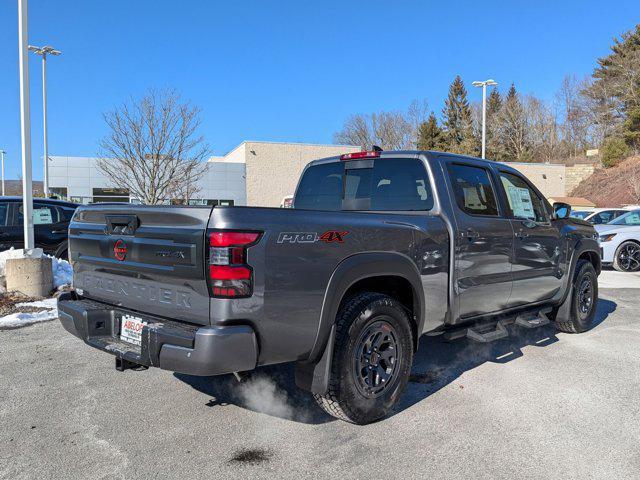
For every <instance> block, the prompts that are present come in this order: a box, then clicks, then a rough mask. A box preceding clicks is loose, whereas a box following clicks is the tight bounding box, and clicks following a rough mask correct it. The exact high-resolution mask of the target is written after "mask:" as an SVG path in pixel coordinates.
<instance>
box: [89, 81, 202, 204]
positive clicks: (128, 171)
mask: <svg viewBox="0 0 640 480" xmlns="http://www.w3.org/2000/svg"><path fill="white" fill-rule="evenodd" d="M104 119H105V122H106V123H107V126H108V127H109V133H108V134H107V136H106V137H104V138H103V139H102V140H101V142H100V150H101V151H100V154H99V157H100V158H99V159H98V168H99V169H100V170H101V171H102V172H103V173H104V175H105V176H107V177H108V178H109V179H111V181H112V182H113V183H114V184H115V185H116V186H118V187H122V188H127V189H128V190H129V194H130V195H131V196H132V197H136V198H138V199H140V200H141V201H142V202H143V203H145V204H151V205H154V204H158V203H160V202H162V201H164V200H167V199H172V198H179V199H180V198H184V195H185V190H184V188H185V185H192V186H195V185H196V181H197V179H198V178H199V177H200V176H201V175H202V174H203V172H204V168H205V167H204V164H203V160H204V159H205V158H206V157H207V155H208V154H209V148H208V146H207V145H206V143H205V142H204V138H203V137H202V136H201V135H200V134H199V133H198V129H199V127H200V124H201V120H200V109H199V108H198V107H194V106H192V105H191V104H190V103H189V102H182V101H181V99H180V96H179V95H178V94H177V93H176V92H175V91H174V90H150V91H149V92H148V93H147V94H146V95H145V96H143V97H142V98H141V99H139V100H135V99H131V100H130V101H129V102H128V103H124V104H122V105H121V106H120V107H119V108H117V109H115V110H113V111H112V112H108V113H105V114H104ZM193 188H195V187H192V188H191V189H190V190H189V193H190V195H189V196H192V195H193V194H195V193H197V191H194V190H193Z"/></svg>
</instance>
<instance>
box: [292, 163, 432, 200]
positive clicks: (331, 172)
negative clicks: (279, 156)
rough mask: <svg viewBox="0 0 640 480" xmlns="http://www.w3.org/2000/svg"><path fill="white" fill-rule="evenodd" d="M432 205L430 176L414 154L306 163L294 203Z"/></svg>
mask: <svg viewBox="0 0 640 480" xmlns="http://www.w3.org/2000/svg"><path fill="white" fill-rule="evenodd" d="M433 205H434V200H433V193H432V191H431V185H430V182H429V177H428V174H427V171H426V169H425V166H424V164H423V163H422V161H421V160H419V159H416V158H376V159H375V160H367V161H364V162H363V161H354V162H348V161H347V162H332V163H326V164H320V165H314V166H312V167H309V168H308V169H307V170H306V171H305V173H304V175H303V177H302V179H301V181H300V186H299V187H298V191H297V193H296V198H295V201H294V207H295V208H300V209H311V210H351V211H358V210H360V211H362V210H371V211H426V210H431V209H432V208H433Z"/></svg>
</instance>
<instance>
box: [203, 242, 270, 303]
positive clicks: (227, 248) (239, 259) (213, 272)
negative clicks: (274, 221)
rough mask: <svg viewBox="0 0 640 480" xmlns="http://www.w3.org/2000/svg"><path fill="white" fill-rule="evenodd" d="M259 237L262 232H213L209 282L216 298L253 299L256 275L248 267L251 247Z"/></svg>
mask: <svg viewBox="0 0 640 480" xmlns="http://www.w3.org/2000/svg"><path fill="white" fill-rule="evenodd" d="M259 238H260V233H259V232H238V231H228V230H216V231H211V232H209V283H210V286H211V294H212V295H213V296H214V297H226V298H229V297H248V296H251V294H252V292H253V275H252V270H251V267H250V266H249V265H247V248H248V247H250V246H251V245H253V244H254V243H256V242H257V241H258V239H259Z"/></svg>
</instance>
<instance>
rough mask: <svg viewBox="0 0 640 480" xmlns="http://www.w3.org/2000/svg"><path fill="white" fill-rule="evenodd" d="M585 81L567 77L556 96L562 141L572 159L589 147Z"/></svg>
mask: <svg viewBox="0 0 640 480" xmlns="http://www.w3.org/2000/svg"><path fill="white" fill-rule="evenodd" d="M584 85H585V81H582V82H579V81H578V80H577V79H576V77H575V76H571V75H565V77H564V79H563V80H562V84H561V85H560V90H558V93H557V94H556V101H557V103H558V106H559V109H560V116H561V130H562V139H563V140H564V144H565V146H566V147H567V150H568V152H567V153H568V154H569V156H571V157H577V156H578V155H580V154H582V153H584V151H585V150H586V149H587V148H588V147H589V129H590V126H591V123H590V122H589V116H588V113H587V112H588V105H587V103H586V102H585V97H584V96H583V95H582V93H581V92H582V90H583V89H584Z"/></svg>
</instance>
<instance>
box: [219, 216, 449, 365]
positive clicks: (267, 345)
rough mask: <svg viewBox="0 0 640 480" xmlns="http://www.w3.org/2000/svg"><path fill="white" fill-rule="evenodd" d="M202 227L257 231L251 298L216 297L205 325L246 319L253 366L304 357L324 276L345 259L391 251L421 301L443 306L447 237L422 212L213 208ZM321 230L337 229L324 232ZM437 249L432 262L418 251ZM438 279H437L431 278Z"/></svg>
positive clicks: (317, 316)
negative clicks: (408, 270) (407, 270)
mask: <svg viewBox="0 0 640 480" xmlns="http://www.w3.org/2000/svg"><path fill="white" fill-rule="evenodd" d="M209 228H219V229H224V228H233V229H247V230H261V231H263V232H264V234H263V236H262V238H261V240H260V242H259V243H258V244H257V245H255V246H253V247H251V248H250V249H249V251H248V262H249V264H250V265H251V266H252V267H253V269H254V294H253V296H252V297H251V298H248V299H235V300H229V299H215V300H214V301H212V302H211V323H212V324H230V323H239V322H245V321H248V322H249V323H251V324H252V326H253V327H254V328H255V330H256V331H257V332H258V341H259V342H260V358H259V363H260V364H267V363H277V362H283V361H292V360H304V359H306V358H307V357H308V356H309V353H310V351H311V349H312V347H313V346H314V343H315V341H316V337H317V334H318V329H319V322H320V316H321V311H322V306H323V301H324V298H325V293H326V290H327V285H328V283H329V279H330V278H331V275H332V274H333V272H334V271H335V270H336V268H337V267H338V265H339V264H340V263H341V262H342V261H344V259H346V258H348V257H350V256H352V255H354V254H358V253H365V252H397V253H399V254H401V255H404V256H406V257H408V258H410V259H411V260H412V261H413V262H414V263H415V265H416V267H417V269H418V271H419V272H420V273H421V274H422V275H424V276H422V279H423V285H424V289H425V294H428V297H429V300H427V301H428V302H437V304H438V305H441V306H442V313H441V316H444V310H445V309H446V305H447V301H446V299H447V288H448V287H447V279H448V276H447V268H448V247H444V248H443V245H448V234H447V231H446V229H445V226H444V222H443V221H442V220H441V219H440V218H438V217H436V216H431V215H428V214H402V213H398V214H389V213H356V212H321V211H309V210H297V209H270V208H251V207H232V208H224V207H223V208H215V209H214V211H213V213H212V217H211V221H210V223H209ZM327 232H338V234H339V235H340V236H341V240H342V241H340V238H337V237H336V236H335V234H334V236H333V237H331V234H327V235H326V236H324V240H323V238H322V237H323V235H324V234H325V233H327ZM435 250H438V251H441V252H442V256H440V257H438V261H437V262H436V263H437V264H434V262H433V259H432V258H430V257H429V256H427V258H426V259H425V258H424V257H425V253H424V252H433V251H435ZM436 273H440V277H436V276H434V274H436ZM434 279H437V281H434Z"/></svg>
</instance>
